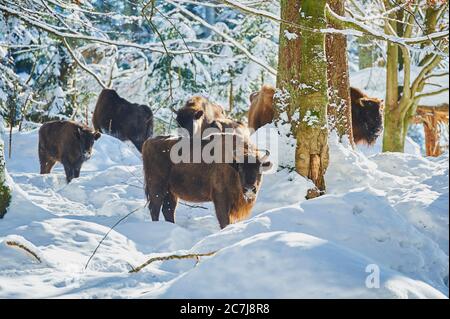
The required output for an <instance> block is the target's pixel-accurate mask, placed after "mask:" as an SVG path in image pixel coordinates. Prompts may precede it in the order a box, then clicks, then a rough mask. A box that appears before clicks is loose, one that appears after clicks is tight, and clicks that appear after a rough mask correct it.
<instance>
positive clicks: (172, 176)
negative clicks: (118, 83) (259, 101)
mask: <svg viewBox="0 0 450 319" xmlns="http://www.w3.org/2000/svg"><path fill="white" fill-rule="evenodd" d="M211 136H212V135H211ZM211 136H209V138H211ZM217 136H221V137H224V136H225V134H217V135H215V136H213V137H212V141H211V139H206V140H205V139H204V140H202V143H201V150H202V151H203V150H204V149H205V147H206V145H208V143H214V142H215V137H217ZM228 136H230V135H228ZM232 138H233V145H236V144H235V143H236V141H237V140H238V139H240V141H241V142H242V143H243V144H242V145H243V146H244V148H243V150H244V152H241V153H240V154H241V155H242V157H239V155H236V153H234V151H233V150H231V153H229V152H230V150H229V149H228V150H227V148H225V149H224V151H223V153H222V154H228V156H231V157H230V159H231V160H230V161H229V162H227V161H225V158H226V155H223V157H221V160H219V161H215V162H206V161H205V159H203V158H202V159H201V160H200V161H199V162H197V163H195V162H189V161H185V162H179V163H178V162H176V161H175V163H174V162H172V160H171V155H170V154H171V149H172V147H173V146H174V145H175V144H176V143H178V142H181V140H182V139H183V138H168V137H157V138H152V139H148V140H147V141H146V142H145V143H144V146H143V151H142V155H143V161H144V174H145V193H146V195H147V200H148V201H149V210H150V215H151V217H152V220H153V221H157V220H159V214H160V209H161V206H162V212H163V215H164V218H165V220H166V221H169V222H172V223H174V222H175V209H176V206H177V202H178V199H179V198H181V199H183V200H186V201H189V202H211V201H212V202H213V203H214V207H215V210H216V216H217V219H218V221H219V225H220V227H221V228H224V227H225V226H227V225H228V224H230V222H235V221H239V220H241V219H244V218H246V217H247V216H248V215H249V214H250V211H251V209H252V207H253V205H254V203H255V201H256V196H257V193H258V190H259V187H260V184H261V180H262V173H261V172H262V171H263V170H268V169H270V167H271V166H272V164H271V163H270V162H269V161H267V160H266V155H268V154H266V155H265V156H259V155H258V153H257V152H258V151H257V150H256V149H254V148H253V146H251V145H249V144H248V143H247V142H245V141H244V139H242V138H241V137H239V136H238V135H233V136H232ZM188 140H189V141H188V143H189V142H192V139H188ZM219 140H220V144H219V147H222V146H223V145H224V144H226V143H223V142H222V138H219ZM226 152H228V153H226ZM230 154H231V155H230ZM239 158H240V159H241V160H238V159H239ZM242 159H244V160H242Z"/></svg>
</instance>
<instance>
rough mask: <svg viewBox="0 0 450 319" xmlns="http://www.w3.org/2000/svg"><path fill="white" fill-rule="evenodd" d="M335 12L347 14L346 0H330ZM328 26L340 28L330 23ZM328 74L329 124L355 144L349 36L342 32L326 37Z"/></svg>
mask: <svg viewBox="0 0 450 319" xmlns="http://www.w3.org/2000/svg"><path fill="white" fill-rule="evenodd" d="M328 4H329V6H330V8H331V10H333V11H334V12H335V13H337V14H339V15H341V16H344V15H345V7H344V6H345V0H328ZM328 27H330V28H335V29H339V26H336V25H333V24H329V25H328ZM325 50H326V54H327V75H328V96H329V98H330V101H329V104H328V125H329V130H330V131H336V133H337V134H338V136H339V139H342V137H343V136H344V135H347V136H348V139H349V141H350V143H352V144H353V134H352V112H351V101H350V79H349V70H348V58H347V37H346V36H345V35H342V34H327V36H326V39H325Z"/></svg>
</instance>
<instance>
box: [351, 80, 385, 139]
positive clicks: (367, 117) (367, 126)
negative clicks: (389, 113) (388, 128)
mask: <svg viewBox="0 0 450 319" xmlns="http://www.w3.org/2000/svg"><path fill="white" fill-rule="evenodd" d="M350 97H351V101H352V128H353V140H354V141H355V143H356V144H367V145H373V144H374V143H375V141H376V140H377V138H378V136H380V134H381V132H382V131H383V101H382V100H380V99H377V98H372V97H368V96H367V95H366V94H364V93H363V92H362V91H361V90H359V89H356V88H353V87H351V88H350Z"/></svg>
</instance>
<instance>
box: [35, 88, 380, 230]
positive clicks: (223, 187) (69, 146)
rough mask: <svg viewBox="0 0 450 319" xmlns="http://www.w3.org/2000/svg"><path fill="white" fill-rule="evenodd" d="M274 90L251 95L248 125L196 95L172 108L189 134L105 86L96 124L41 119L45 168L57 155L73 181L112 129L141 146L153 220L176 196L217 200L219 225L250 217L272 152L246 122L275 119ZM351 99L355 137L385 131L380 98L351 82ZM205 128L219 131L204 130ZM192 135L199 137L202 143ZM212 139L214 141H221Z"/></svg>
mask: <svg viewBox="0 0 450 319" xmlns="http://www.w3.org/2000/svg"><path fill="white" fill-rule="evenodd" d="M274 94H275V88H274V87H271V86H268V85H264V86H263V87H262V88H261V90H260V91H259V92H255V93H253V94H251V96H250V108H249V112H248V126H247V125H246V124H244V123H242V122H240V121H236V120H234V119H231V118H229V117H227V115H226V114H225V112H224V110H223V108H222V107H221V106H220V105H218V104H214V103H212V102H210V101H209V100H208V99H206V98H204V97H201V96H194V97H192V98H191V99H189V100H188V101H187V102H186V103H185V105H184V106H183V107H182V108H180V109H179V110H178V111H175V113H176V114H175V115H176V122H177V124H178V126H179V127H180V128H183V129H184V132H185V133H186V134H185V135H184V136H179V137H174V136H157V137H153V113H152V111H151V109H150V108H149V107H148V106H146V105H140V104H135V103H130V102H128V101H127V100H125V99H123V98H121V97H120V96H119V95H118V94H117V92H116V91H114V90H111V89H104V90H102V92H101V93H100V95H99V97H98V101H97V104H96V106H95V110H94V113H93V117H92V123H93V126H94V129H91V128H89V127H86V126H84V125H81V124H78V123H76V122H73V121H63V120H62V121H51V122H47V123H45V124H43V125H42V126H41V128H40V129H39V161H40V173H41V174H48V173H50V171H51V169H52V167H53V166H54V165H55V163H56V162H60V163H61V164H62V165H63V166H64V171H65V174H66V180H67V182H68V183H69V182H70V181H71V180H72V179H73V178H77V177H79V175H80V170H81V166H82V164H83V162H84V161H86V160H88V159H89V158H90V156H91V154H92V148H93V145H94V142H95V141H96V140H98V139H99V138H100V136H101V133H103V134H108V135H111V136H114V137H116V138H118V139H120V140H122V141H127V140H128V141H130V142H131V143H133V144H134V146H135V147H136V148H137V149H138V150H139V152H141V153H142V159H143V165H144V179H145V183H144V184H145V194H146V197H147V201H148V206H149V210H150V215H151V218H152V220H153V221H157V220H159V215H160V211H161V210H162V213H163V216H164V218H165V220H166V221H169V222H173V223H174V222H175V210H176V207H177V203H178V200H179V199H182V200H185V201H189V202H213V203H214V207H215V211H216V216H217V219H218V221H219V225H220V227H221V228H224V227H225V226H227V225H228V224H230V223H233V222H236V221H239V220H242V219H244V218H246V217H248V216H249V214H250V212H251V209H252V207H253V205H254V203H255V201H256V197H257V194H258V191H259V188H260V185H261V182H262V174H263V172H264V171H267V170H270V169H271V167H272V163H271V162H270V161H268V155H269V152H268V151H261V150H258V149H257V148H256V147H255V145H253V144H252V142H251V141H250V138H249V136H250V131H249V129H252V130H257V129H258V128H260V127H262V126H264V125H265V124H267V123H270V122H272V120H273V116H274V111H273V98H274ZM351 102H352V103H351V104H352V105H351V108H352V127H353V136H354V141H355V143H366V144H369V145H371V144H373V143H374V142H375V140H376V139H377V137H378V136H379V135H380V133H381V130H382V125H383V121H382V110H383V106H382V101H381V100H379V99H375V98H370V97H368V96H367V95H365V94H364V93H363V92H361V91H360V90H358V89H355V88H351ZM208 129H212V132H215V133H213V134H209V135H207V136H206V137H204V133H206V132H208V131H207V130H208ZM195 137H200V143H199V145H197V148H196V147H194V144H195V142H193V141H194V138H195ZM225 138H228V139H230V138H231V141H232V142H231V149H230V148H226V147H224V146H223V145H225V144H226V143H224V142H223V141H224V139H225ZM182 141H187V145H188V151H190V153H191V154H190V158H189V159H190V160H189V161H181V162H174V161H173V159H172V158H171V154H172V152H171V151H172V150H173V148H174V145H176V144H177V143H180V142H182ZM217 143H219V144H217ZM209 144H213V145H215V144H217V145H218V148H214V147H213V148H211V146H210V145H209ZM238 144H239V145H240V146H241V148H239V150H241V152H238V147H237V145H238ZM217 145H216V146H217ZM211 149H213V150H214V151H213V153H214V152H216V153H217V154H215V155H216V157H215V158H216V160H215V161H207V160H205V159H204V158H203V156H200V159H199V161H195V160H194V161H193V160H192V159H193V157H195V155H196V153H201V154H203V152H205V151H208V152H211ZM218 150H219V151H218ZM238 153H239V156H238V155H237V154H238ZM217 157H218V158H219V159H218V160H217Z"/></svg>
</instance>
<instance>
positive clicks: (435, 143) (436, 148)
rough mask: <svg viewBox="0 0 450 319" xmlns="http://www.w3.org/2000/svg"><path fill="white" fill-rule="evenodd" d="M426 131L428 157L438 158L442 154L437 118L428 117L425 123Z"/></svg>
mask: <svg viewBox="0 0 450 319" xmlns="http://www.w3.org/2000/svg"><path fill="white" fill-rule="evenodd" d="M423 128H424V131H425V149H426V153H427V156H433V157H438V156H439V155H441V154H442V151H441V146H440V143H439V123H438V122H437V121H436V116H434V114H433V115H430V116H427V118H426V120H425V121H424V123H423Z"/></svg>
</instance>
